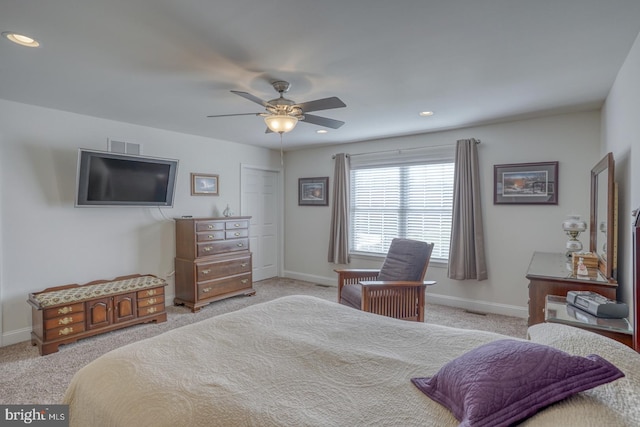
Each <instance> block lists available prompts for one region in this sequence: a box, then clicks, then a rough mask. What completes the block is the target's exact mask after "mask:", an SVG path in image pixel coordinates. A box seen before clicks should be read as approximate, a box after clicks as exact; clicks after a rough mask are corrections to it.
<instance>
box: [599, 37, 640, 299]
mask: <svg viewBox="0 0 640 427" xmlns="http://www.w3.org/2000/svg"><path fill="white" fill-rule="evenodd" d="M638 76H640V36H638V38H637V39H636V41H635V43H634V45H633V47H632V48H631V50H630V51H629V55H628V56H627V59H626V60H625V63H624V65H623V66H622V67H621V68H620V71H619V72H618V76H617V78H616V81H615V83H614V85H613V87H612V88H611V91H610V92H609V96H608V97H607V100H606V102H605V105H604V107H603V109H602V141H603V144H602V153H607V152H612V153H613V156H614V158H615V161H616V181H617V182H618V193H619V195H618V198H619V204H618V224H619V226H618V242H619V244H618V245H619V249H618V254H619V256H618V270H619V278H618V282H619V285H620V288H621V289H620V290H621V292H622V299H623V300H624V301H625V302H627V303H628V302H630V301H631V298H632V295H633V249H632V246H631V226H632V224H633V217H632V216H631V211H632V210H633V209H637V208H640V151H639V150H638V147H639V145H638V144H639V143H640V120H638V117H639V116H640V105H639V104H638V100H640V78H639V77H638ZM634 148H635V150H634ZM619 298H620V295H619ZM630 308H631V307H630Z"/></svg>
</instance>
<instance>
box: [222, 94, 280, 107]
mask: <svg viewBox="0 0 640 427" xmlns="http://www.w3.org/2000/svg"><path fill="white" fill-rule="evenodd" d="M231 93H235V94H236V95H240V96H241V97H243V98H245V99H248V100H249V101H253V102H255V103H256V104H260V105H262V106H263V107H269V106H270V105H271V104H269V103H268V102H267V101H265V100H263V99H260V98H258V97H257V96H255V95H251V94H250V93H247V92H240V91H239V90H232V91H231Z"/></svg>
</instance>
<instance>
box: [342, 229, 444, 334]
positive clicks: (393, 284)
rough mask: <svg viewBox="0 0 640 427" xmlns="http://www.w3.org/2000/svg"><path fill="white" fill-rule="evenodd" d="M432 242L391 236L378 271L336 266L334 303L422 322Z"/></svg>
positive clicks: (428, 283) (429, 282) (430, 282)
mask: <svg viewBox="0 0 640 427" xmlns="http://www.w3.org/2000/svg"><path fill="white" fill-rule="evenodd" d="M432 250H433V243H425V242H420V241H417V240H410V239H399V238H398V239H393V241H392V242H391V245H390V246H389V252H388V253H387V256H386V258H385V260H384V263H383V264H382V268H380V269H379V270H373V269H339V270H334V271H335V272H336V273H338V302H339V303H340V304H344V305H348V306H350V307H353V308H356V309H359V310H362V311H367V312H369V313H375V314H380V315H382V316H388V317H394V318H396V319H402V320H413V321H417V322H424V304H425V296H424V294H425V288H426V286H427V285H433V284H435V283H436V282H434V281H424V276H425V273H426V271H427V267H428V266H429V259H430V258H431V252H432Z"/></svg>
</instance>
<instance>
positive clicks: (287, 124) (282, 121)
mask: <svg viewBox="0 0 640 427" xmlns="http://www.w3.org/2000/svg"><path fill="white" fill-rule="evenodd" d="M264 122H265V123H266V124H267V127H268V128H269V129H270V130H271V131H272V132H278V133H286V132H289V131H291V130H293V128H294V127H296V124H297V123H298V119H297V118H296V117H293V116H288V115H286V114H274V115H271V116H267V117H265V118H264Z"/></svg>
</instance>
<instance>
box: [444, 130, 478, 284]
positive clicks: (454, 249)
mask: <svg viewBox="0 0 640 427" xmlns="http://www.w3.org/2000/svg"><path fill="white" fill-rule="evenodd" d="M479 143H480V141H478V140H477V139H473V138H472V139H461V140H459V141H458V142H457V144H456V156H455V176H454V184H453V216H452V227H451V244H450V249H449V271H448V277H449V278H450V279H456V280H465V279H476V280H485V279H487V265H486V261H485V253H484V229H483V225H482V204H481V200H480V194H481V193H480V170H479V168H480V167H479V162H478V144H479Z"/></svg>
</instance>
